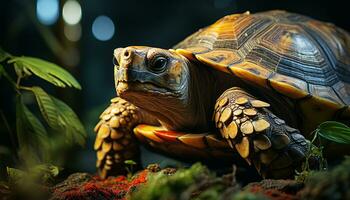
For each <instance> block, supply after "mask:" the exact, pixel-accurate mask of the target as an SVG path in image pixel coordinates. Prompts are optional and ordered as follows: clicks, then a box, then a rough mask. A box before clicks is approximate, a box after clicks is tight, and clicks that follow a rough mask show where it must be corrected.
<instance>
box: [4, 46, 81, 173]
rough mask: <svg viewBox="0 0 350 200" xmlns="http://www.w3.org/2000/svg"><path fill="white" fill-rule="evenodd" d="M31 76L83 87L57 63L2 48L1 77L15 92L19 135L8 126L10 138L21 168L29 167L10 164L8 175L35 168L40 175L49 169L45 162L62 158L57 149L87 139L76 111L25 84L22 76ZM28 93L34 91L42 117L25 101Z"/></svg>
mask: <svg viewBox="0 0 350 200" xmlns="http://www.w3.org/2000/svg"><path fill="white" fill-rule="evenodd" d="M13 72H14V73H13ZM31 77H38V78H41V79H43V80H45V81H47V82H49V83H50V84H53V85H54V86H57V87H62V88H64V87H72V88H76V89H81V86H80V84H79V83H78V82H77V80H76V79H75V78H74V77H73V76H72V75H71V74H70V73H69V72H68V71H66V70H65V69H63V68H61V67H59V66H58V65H56V64H53V63H51V62H48V61H45V60H41V59H39V58H33V57H27V56H21V57H17V56H13V55H10V54H9V53H7V52H5V51H4V50H2V49H1V48H0V78H4V79H6V80H7V81H8V82H9V83H10V86H12V88H13V91H14V96H16V98H15V101H16V103H15V105H16V135H14V134H13V133H12V132H11V131H10V130H9V132H10V134H11V138H14V139H15V141H12V144H13V151H14V152H17V153H16V157H18V159H19V161H20V163H19V164H20V165H21V168H23V169H24V171H28V173H20V172H19V171H16V170H15V169H12V168H8V172H9V176H12V175H13V174H24V175H28V174H31V173H34V172H33V169H36V171H41V172H42V173H41V175H43V173H44V172H45V173H46V172H50V170H49V171H48V170H47V169H46V167H43V166H47V165H46V164H45V165H43V163H53V164H55V163H57V161H58V160H59V159H58V158H57V157H56V155H55V152H57V151H60V150H62V148H67V147H69V146H72V145H74V144H79V145H81V146H83V145H84V143H85V138H86V133H85V129H84V127H83V125H82V123H81V122H80V120H79V118H78V116H77V115H76V114H75V113H74V111H73V110H72V109H71V108H70V107H69V106H68V105H67V104H66V103H64V102H63V101H61V100H59V99H57V98H55V97H53V96H51V95H49V94H48V93H47V92H46V91H45V90H44V89H43V88H41V87H39V86H36V85H34V86H29V85H23V84H22V80H24V79H29V78H31ZM26 94H31V95H34V97H35V99H36V103H37V105H38V111H40V113H41V117H40V116H37V114H36V113H37V112H35V111H34V112H33V111H32V110H31V108H32V107H31V106H28V105H26V104H25V101H24V95H26ZM2 106H6V105H2ZM42 119H43V120H42ZM3 120H4V121H5V119H3ZM44 122H45V123H44ZM61 141H63V142H61ZM58 144H59V145H58ZM17 145H18V146H17ZM33 166H36V167H33ZM54 169H58V168H54ZM17 172H18V173H17ZM34 174H38V173H34ZM39 174H40V173H39ZM55 174H56V172H55ZM45 176H46V175H45Z"/></svg>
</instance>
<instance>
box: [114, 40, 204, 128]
mask: <svg viewBox="0 0 350 200" xmlns="http://www.w3.org/2000/svg"><path fill="white" fill-rule="evenodd" d="M114 65H115V84H116V89H117V93H118V95H119V96H120V97H121V98H123V99H126V100H127V101H129V102H130V103H133V104H134V105H136V106H138V107H140V108H142V109H144V110H145V111H147V112H148V113H150V114H152V115H154V116H156V117H157V118H158V119H159V120H160V122H161V123H162V125H164V126H165V127H167V128H171V129H173V130H184V129H189V128H191V127H192V126H198V123H197V121H200V120H201V121H203V119H201V118H203V117H202V116H203V114H204V113H202V112H204V111H198V108H197V107H198V106H197V104H198V100H199V99H194V98H196V97H198V96H199V95H196V93H197V90H198V89H196V88H195V87H194V85H195V84H196V82H197V81H198V80H194V79H195V77H197V76H198V71H199V70H198V69H197V70H195V69H194V67H191V65H192V64H191V63H190V62H189V60H188V59H187V58H185V57H184V56H182V55H180V54H178V53H176V52H175V51H173V50H165V49H159V48H151V47H140V46H131V47H126V48H117V49H115V50H114ZM201 107H203V106H201ZM201 115H202V116H201ZM204 115H205V114H204ZM201 123H204V122H201Z"/></svg>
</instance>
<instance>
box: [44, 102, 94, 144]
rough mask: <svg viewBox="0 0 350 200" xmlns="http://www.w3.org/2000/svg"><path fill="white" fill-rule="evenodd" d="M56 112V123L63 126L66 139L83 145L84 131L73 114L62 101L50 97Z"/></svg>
mask: <svg viewBox="0 0 350 200" xmlns="http://www.w3.org/2000/svg"><path fill="white" fill-rule="evenodd" d="M50 97H51V99H52V100H53V102H54V103H55V105H56V107H57V111H58V121H59V123H61V124H62V125H65V128H66V129H65V132H66V137H67V138H66V139H68V140H73V141H74V142H76V143H78V144H79V145H81V146H84V145H85V139H86V137H87V136H86V131H85V128H84V126H83V125H82V123H81V122H80V120H79V118H78V116H77V115H76V114H75V112H74V111H73V110H72V109H71V108H70V107H69V106H68V105H67V104H65V103H64V102H63V101H61V100H59V99H57V98H55V97H53V96H50Z"/></svg>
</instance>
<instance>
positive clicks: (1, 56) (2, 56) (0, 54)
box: [0, 48, 11, 62]
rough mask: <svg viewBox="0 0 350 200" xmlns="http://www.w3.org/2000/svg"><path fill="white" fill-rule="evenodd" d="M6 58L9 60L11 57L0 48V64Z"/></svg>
mask: <svg viewBox="0 0 350 200" xmlns="http://www.w3.org/2000/svg"><path fill="white" fill-rule="evenodd" d="M7 58H11V55H10V54H9V53H7V52H6V51H4V50H3V49H2V48H0V62H2V61H4V60H6V59H7Z"/></svg>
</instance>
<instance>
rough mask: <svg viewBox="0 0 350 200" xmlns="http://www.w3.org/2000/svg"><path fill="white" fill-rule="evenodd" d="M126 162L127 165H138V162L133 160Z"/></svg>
mask: <svg viewBox="0 0 350 200" xmlns="http://www.w3.org/2000/svg"><path fill="white" fill-rule="evenodd" d="M124 163H125V164H126V165H136V162H135V161H133V160H125V161H124Z"/></svg>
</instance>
